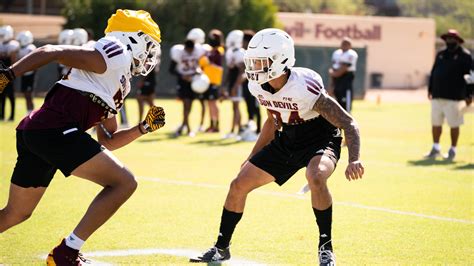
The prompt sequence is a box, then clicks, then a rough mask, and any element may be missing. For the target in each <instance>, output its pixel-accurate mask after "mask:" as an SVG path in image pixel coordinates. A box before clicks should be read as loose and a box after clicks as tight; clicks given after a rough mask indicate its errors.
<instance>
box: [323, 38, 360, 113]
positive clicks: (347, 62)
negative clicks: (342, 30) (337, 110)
mask: <svg viewBox="0 0 474 266" xmlns="http://www.w3.org/2000/svg"><path fill="white" fill-rule="evenodd" d="M357 58H358V55H357V53H356V51H354V50H352V41H351V39H350V38H349V37H345V38H344V39H342V42H341V48H340V49H337V50H336V51H334V53H333V54H332V65H331V68H330V69H329V75H330V76H331V83H332V85H333V88H332V89H330V94H331V95H334V96H335V98H336V100H337V102H338V103H339V104H340V105H341V106H342V107H343V108H344V109H345V110H346V111H347V112H349V113H350V112H351V109H352V99H353V96H352V95H353V89H352V82H353V81H354V73H355V71H356V65H357Z"/></svg>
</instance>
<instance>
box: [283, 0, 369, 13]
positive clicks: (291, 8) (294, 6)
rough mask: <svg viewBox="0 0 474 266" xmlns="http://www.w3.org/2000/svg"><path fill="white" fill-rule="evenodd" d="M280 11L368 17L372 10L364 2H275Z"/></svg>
mask: <svg viewBox="0 0 474 266" xmlns="http://www.w3.org/2000/svg"><path fill="white" fill-rule="evenodd" d="M274 2H275V4H276V5H277V6H278V8H279V11H282V12H306V13H331V14H341V15H368V14H371V13H372V11H371V8H369V7H368V6H366V5H365V4H364V0H338V1H330V0H292V1H288V0H275V1H274Z"/></svg>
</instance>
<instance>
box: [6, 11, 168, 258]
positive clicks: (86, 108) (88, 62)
mask: <svg viewBox="0 0 474 266" xmlns="http://www.w3.org/2000/svg"><path fill="white" fill-rule="evenodd" d="M105 33H106V36H105V37H103V38H101V39H100V40H99V41H98V42H97V43H96V45H95V47H93V48H89V47H79V46H67V45H46V46H43V47H41V48H39V49H37V50H35V51H33V52H32V53H30V54H28V55H27V56H25V57H24V58H22V59H21V60H20V61H18V62H17V63H15V64H14V65H13V66H12V67H9V68H2V69H0V92H1V91H2V90H3V88H4V87H5V86H6V85H7V84H8V83H9V82H11V81H13V79H14V78H15V76H21V75H23V74H24V73H26V72H28V71H32V70H34V69H37V68H39V67H41V66H43V65H45V64H48V63H50V62H52V61H58V62H59V63H62V64H64V65H65V66H68V67H70V68H71V69H72V70H71V71H70V73H69V74H68V75H66V76H64V78H63V79H62V80H60V81H58V82H57V83H56V84H55V85H54V86H53V88H52V89H51V90H50V91H49V93H48V95H47V96H46V98H45V102H44V104H43V106H42V107H41V108H40V109H39V110H37V111H34V112H32V113H31V114H30V115H29V116H26V117H25V118H24V119H23V120H22V121H21V122H20V124H19V125H18V127H17V152H18V159H17V163H16V165H15V169H14V171H13V174H12V179H11V185H10V194H9V198H8V203H7V206H6V207H5V208H3V209H2V210H0V233H3V232H4V231H6V230H7V229H9V228H10V227H12V226H15V225H17V224H19V223H21V222H23V221H25V220H26V219H28V217H30V216H31V214H32V212H33V210H34V209H35V208H36V206H37V204H38V203H39V201H40V200H41V198H42V196H43V194H44V192H45V191H46V188H47V187H48V185H49V183H50V181H51V179H52V178H53V176H54V174H55V172H56V170H57V169H59V170H61V172H62V173H63V174H64V175H65V176H69V175H71V174H72V175H75V176H78V177H80V178H83V179H86V180H89V181H92V182H94V183H97V184H99V185H101V186H103V187H104V188H103V189H102V191H101V192H100V193H99V194H98V195H97V197H96V198H95V199H94V200H93V201H92V203H91V204H90V206H89V208H88V210H87V212H86V213H85V215H84V217H83V218H82V220H81V221H80V222H79V224H78V225H77V227H76V228H75V229H74V231H73V232H72V233H71V234H70V235H69V236H68V237H67V238H66V239H64V240H63V241H62V242H61V243H60V245H58V246H57V247H56V248H54V249H53V250H52V251H51V252H50V254H49V255H48V258H47V264H48V265H80V263H81V262H82V261H83V259H81V256H80V254H79V250H80V249H81V247H82V245H83V244H84V241H85V240H87V239H88V238H89V237H90V236H91V235H92V234H93V233H94V232H95V231H96V230H97V229H98V228H99V227H100V226H101V225H102V224H104V223H105V222H106V221H107V220H108V219H109V218H110V217H111V216H112V215H113V214H114V213H115V212H116V211H117V210H118V208H119V207H120V206H121V205H122V204H123V203H124V202H125V201H126V200H127V199H128V198H129V197H130V196H131V195H132V194H133V192H134V191H135V189H136V187H137V182H136V181H135V178H134V176H133V174H132V173H131V172H130V171H129V170H128V169H127V168H126V167H125V166H124V165H123V164H122V163H121V162H120V161H119V160H118V159H117V158H116V157H115V156H113V155H112V153H111V152H110V151H108V150H114V149H118V148H120V147H123V146H125V145H127V144H129V143H130V142H132V141H133V140H135V139H137V138H138V137H140V136H142V135H143V134H146V133H147V132H151V131H154V130H157V129H159V128H160V127H162V126H163V125H164V111H163V109H162V108H161V107H156V106H153V107H152V108H151V109H150V111H149V112H148V115H147V117H146V119H145V121H143V122H142V123H139V124H138V125H137V126H135V127H132V128H128V129H124V130H117V120H116V118H115V114H117V112H118V110H119V109H120V108H121V106H122V104H123V99H124V97H125V96H126V95H127V94H128V93H129V92H130V79H131V77H132V75H146V74H148V73H150V72H151V71H152V70H153V68H154V66H155V65H156V62H157V59H156V57H157V51H158V49H159V45H160V44H159V43H160V41H161V40H160V35H161V34H160V30H159V28H158V25H157V24H156V23H155V22H154V21H153V20H152V18H151V17H150V14H149V13H148V12H145V11H142V10H140V11H133V10H120V9H119V10H117V12H116V14H114V15H112V17H111V18H110V19H109V21H108V26H107V28H106V30H105ZM92 126H97V127H96V128H97V136H98V141H99V142H97V141H95V140H94V139H92V138H91V136H90V135H89V134H87V133H86V132H85V131H86V130H88V129H89V128H90V127H92ZM102 145H103V146H102ZM104 146H105V148H104Z"/></svg>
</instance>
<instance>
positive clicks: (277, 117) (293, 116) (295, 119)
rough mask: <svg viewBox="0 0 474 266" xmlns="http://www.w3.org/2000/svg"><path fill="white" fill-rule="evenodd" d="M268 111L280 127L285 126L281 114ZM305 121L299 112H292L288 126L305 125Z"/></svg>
mask: <svg viewBox="0 0 474 266" xmlns="http://www.w3.org/2000/svg"><path fill="white" fill-rule="evenodd" d="M268 111H269V112H270V113H271V114H272V116H273V118H274V119H275V124H276V125H277V126H278V127H280V126H281V125H282V124H283V120H282V119H281V113H280V112H278V111H275V110H270V109H268ZM303 122H304V119H303V118H301V117H300V115H299V114H298V111H291V113H290V116H289V117H288V122H287V124H289V125H294V124H299V123H303Z"/></svg>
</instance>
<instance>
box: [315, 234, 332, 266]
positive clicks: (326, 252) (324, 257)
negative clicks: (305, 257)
mask: <svg viewBox="0 0 474 266" xmlns="http://www.w3.org/2000/svg"><path fill="white" fill-rule="evenodd" d="M330 242H331V240H329V241H328V242H326V243H324V244H322V245H321V246H320V247H319V251H318V259H319V265H320V266H335V265H336V256H335V255H334V252H333V251H332V246H331V243H330Z"/></svg>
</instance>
